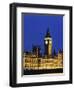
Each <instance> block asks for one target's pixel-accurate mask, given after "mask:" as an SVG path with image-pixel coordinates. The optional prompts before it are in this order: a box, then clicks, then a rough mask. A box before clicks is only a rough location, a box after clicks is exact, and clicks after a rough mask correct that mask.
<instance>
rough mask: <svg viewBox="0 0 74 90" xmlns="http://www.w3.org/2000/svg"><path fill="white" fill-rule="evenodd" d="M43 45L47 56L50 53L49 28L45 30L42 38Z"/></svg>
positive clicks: (50, 39)
mask: <svg viewBox="0 0 74 90" xmlns="http://www.w3.org/2000/svg"><path fill="white" fill-rule="evenodd" d="M44 46H45V55H47V56H48V57H49V56H51V55H52V38H51V36H50V33H49V29H48V30H47V32H46V35H45V38H44Z"/></svg>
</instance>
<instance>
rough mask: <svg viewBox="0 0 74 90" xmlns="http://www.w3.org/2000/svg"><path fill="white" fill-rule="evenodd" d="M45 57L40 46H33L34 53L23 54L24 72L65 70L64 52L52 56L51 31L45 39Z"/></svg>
mask: <svg viewBox="0 0 74 90" xmlns="http://www.w3.org/2000/svg"><path fill="white" fill-rule="evenodd" d="M44 49H45V51H44V55H42V54H41V53H40V46H33V48H32V52H24V53H23V69H24V70H43V69H45V70H46V69H58V68H63V52H62V51H61V50H59V51H58V54H56V53H55V51H54V53H53V54H52V37H51V36H50V33H49V31H47V32H46V35H45V38H44Z"/></svg>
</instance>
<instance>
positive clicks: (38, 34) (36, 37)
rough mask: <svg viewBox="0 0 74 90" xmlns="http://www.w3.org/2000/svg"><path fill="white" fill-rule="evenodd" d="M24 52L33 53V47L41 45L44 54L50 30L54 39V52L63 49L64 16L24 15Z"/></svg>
mask: <svg viewBox="0 0 74 90" xmlns="http://www.w3.org/2000/svg"><path fill="white" fill-rule="evenodd" d="M22 16H23V35H24V36H23V42H24V43H23V44H24V45H23V50H24V51H32V45H40V47H41V52H42V53H44V37H45V35H46V32H47V29H48V28H49V32H50V35H51V37H52V40H53V41H52V42H53V43H52V44H53V45H52V52H53V51H54V49H55V51H56V53H57V52H58V51H59V50H60V49H61V50H62V49H63V16H62V15H39V14H23V15H22Z"/></svg>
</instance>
